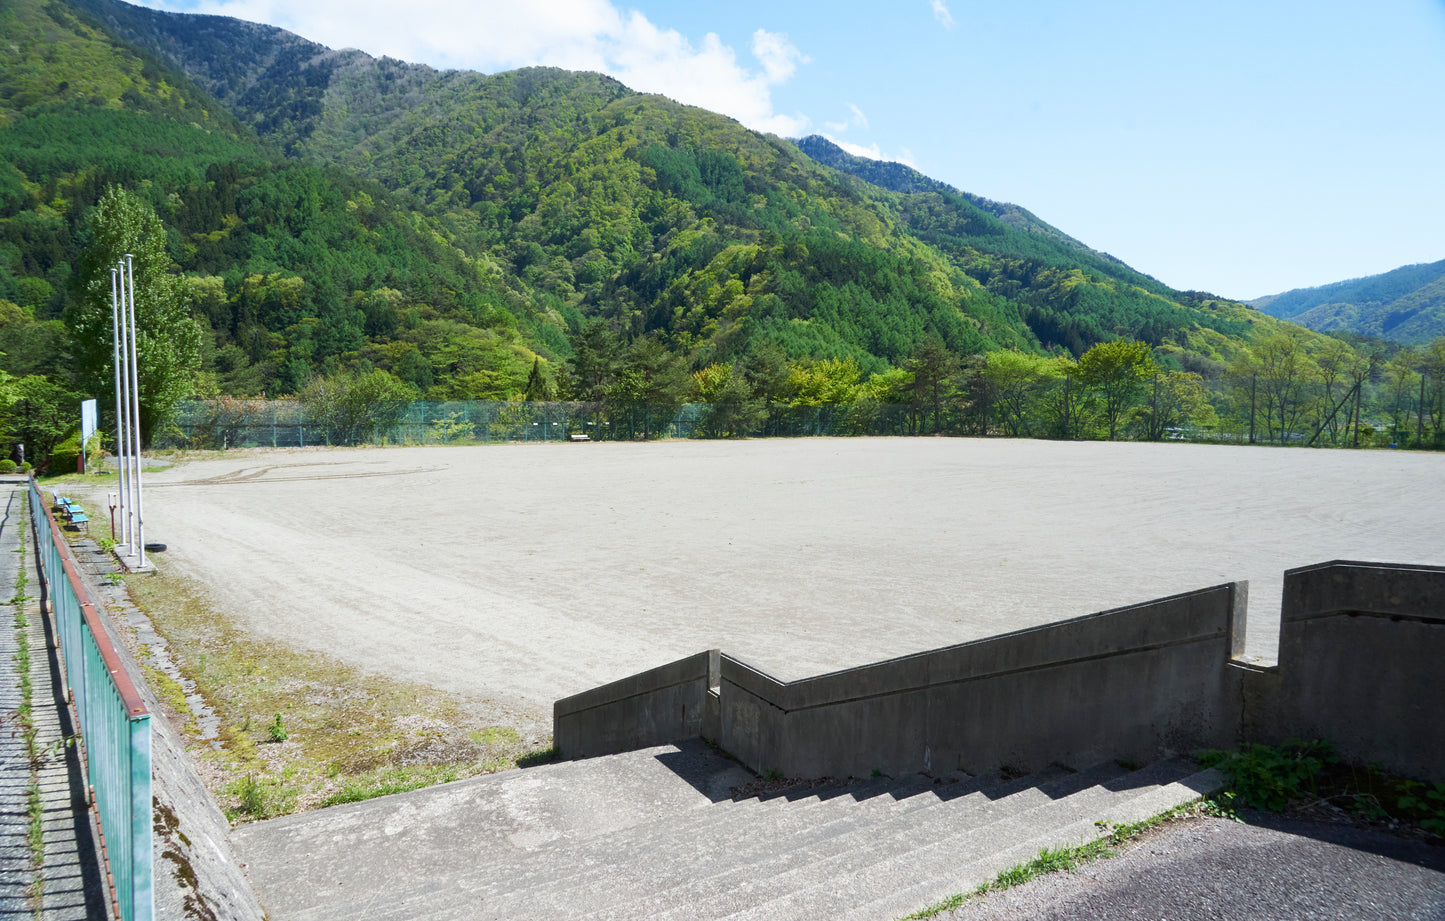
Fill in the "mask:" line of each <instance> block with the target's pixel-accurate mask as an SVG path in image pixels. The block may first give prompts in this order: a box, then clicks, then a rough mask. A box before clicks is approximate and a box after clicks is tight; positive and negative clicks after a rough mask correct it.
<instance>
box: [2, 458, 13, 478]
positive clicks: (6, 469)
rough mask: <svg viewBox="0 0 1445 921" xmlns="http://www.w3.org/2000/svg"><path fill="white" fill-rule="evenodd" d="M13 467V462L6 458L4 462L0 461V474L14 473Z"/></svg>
mask: <svg viewBox="0 0 1445 921" xmlns="http://www.w3.org/2000/svg"><path fill="white" fill-rule="evenodd" d="M15 466H16V465H15V462H14V461H13V460H11V459H10V458H8V457H7V458H5V459H4V460H0V474H4V473H14V472H15Z"/></svg>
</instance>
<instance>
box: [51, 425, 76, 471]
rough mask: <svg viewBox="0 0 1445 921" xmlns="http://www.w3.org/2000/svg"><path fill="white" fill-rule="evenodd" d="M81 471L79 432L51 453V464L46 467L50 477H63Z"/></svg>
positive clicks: (71, 435)
mask: <svg viewBox="0 0 1445 921" xmlns="http://www.w3.org/2000/svg"><path fill="white" fill-rule="evenodd" d="M79 470H80V432H79V431H78V430H77V431H75V432H72V433H71V434H70V437H69V438H67V439H65V440H64V441H62V442H61V443H60V444H58V445H56V446H55V449H54V450H52V451H51V452H50V463H49V464H48V465H47V466H46V468H45V472H46V474H47V475H48V476H61V475H63V474H67V473H76V472H77V471H79Z"/></svg>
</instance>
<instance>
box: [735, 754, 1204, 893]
mask: <svg viewBox="0 0 1445 921" xmlns="http://www.w3.org/2000/svg"><path fill="white" fill-rule="evenodd" d="M1197 773H1198V769H1197V766H1196V765H1195V764H1194V763H1193V762H1192V761H1189V760H1187V759H1170V760H1167V761H1161V762H1156V763H1155V764H1152V765H1149V766H1147V767H1145V768H1143V769H1141V770H1138V771H1133V772H1129V773H1127V774H1122V775H1120V776H1117V777H1113V778H1110V779H1108V780H1105V781H1104V782H1102V783H1100V784H1098V785H1096V786H1093V787H1090V788H1088V789H1085V790H1081V791H1079V792H1078V793H1075V794H1073V795H1070V796H1068V797H1064V798H1060V799H1057V800H1054V801H1052V802H1049V803H1044V804H1041V805H1039V806H1037V807H1035V808H1033V809H1030V810H1025V811H1021V812H1017V813H1015V814H1012V815H1009V816H1005V817H1001V819H1000V820H999V821H997V822H994V823H990V824H989V825H987V826H982V827H973V828H966V829H958V830H955V831H954V833H952V834H947V835H936V836H930V840H929V841H928V842H927V843H926V844H924V845H923V846H921V847H917V848H914V849H912V850H909V851H907V852H901V851H897V850H895V851H894V852H893V853H891V854H889V853H888V852H889V850H890V848H888V847H887V846H880V847H879V849H878V853H881V854H885V855H886V856H884V857H883V859H880V860H877V861H875V862H873V863H870V864H868V865H866V866H859V867H855V868H853V869H852V870H850V872H848V873H846V874H844V873H837V874H834V875H832V876H830V878H828V879H827V880H825V881H822V882H820V883H817V884H815V885H813V886H812V887H809V888H802V887H800V888H798V889H796V890H795V891H793V892H791V893H789V894H788V895H786V896H784V897H783V898H780V899H777V900H774V901H772V902H768V903H764V904H758V905H755V906H754V907H752V908H750V909H748V910H746V911H742V912H738V913H736V914H734V915H727V916H721V917H729V918H735V919H745V918H747V919H760V918H791V917H798V918H802V917H818V918H821V917H827V918H855V919H859V921H861V919H867V918H875V919H884V921H886V919H890V918H897V917H901V916H903V915H906V914H909V913H911V912H913V911H916V910H917V909H919V908H922V907H924V906H926V905H928V904H931V903H933V902H936V901H937V900H939V899H941V898H946V897H947V896H950V895H953V894H956V893H959V892H968V891H971V890H972V889H974V888H975V887H977V886H978V885H979V884H980V883H983V882H986V881H988V880H990V879H993V878H994V877H995V876H997V875H998V874H999V873H1000V872H1002V871H1003V870H1006V869H1008V868H1010V867H1012V866H1014V865H1016V864H1018V863H1021V862H1023V861H1026V860H1030V859H1032V858H1034V857H1036V856H1037V855H1038V852H1039V850H1040V849H1041V848H1044V847H1056V846H1060V845H1066V844H1080V843H1083V842H1084V841H1087V840H1092V839H1094V838H1097V837H1100V836H1102V835H1106V834H1108V832H1109V830H1110V829H1109V823H1111V822H1115V821H1120V819H1119V818H1118V817H1121V816H1136V818H1131V819H1129V821H1137V820H1138V819H1141V818H1147V817H1148V816H1150V815H1155V814H1157V813H1158V812H1161V811H1163V810H1164V809H1166V808H1168V807H1169V806H1171V805H1176V804H1177V803H1178V802H1186V801H1188V800H1190V799H1196V798H1198V797H1199V796H1200V795H1201V793H1199V792H1196V791H1194V790H1192V789H1188V788H1187V787H1185V786H1183V785H1182V784H1181V783H1180V782H1181V781H1187V780H1188V779H1189V778H1191V777H1193V776H1195V775H1196V774H1197ZM1164 790H1168V791H1169V793H1167V794H1165V793H1161V791H1164ZM1144 809H1148V810H1149V811H1148V812H1147V813H1142V812H1141V810H1144ZM1099 823H1103V824H1099ZM900 880H908V881H909V884H906V885H903V886H900V884H899V883H900Z"/></svg>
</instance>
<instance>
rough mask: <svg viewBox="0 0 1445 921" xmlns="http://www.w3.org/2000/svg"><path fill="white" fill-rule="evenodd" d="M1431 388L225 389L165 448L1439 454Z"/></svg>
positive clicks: (1444, 437) (1443, 407)
mask: <svg viewBox="0 0 1445 921" xmlns="http://www.w3.org/2000/svg"><path fill="white" fill-rule="evenodd" d="M1161 380H1163V379H1161ZM1428 384H1429V386H1426V385H1425V384H1421V383H1418V382H1411V383H1410V386H1408V387H1400V386H1395V387H1393V388H1392V387H1389V386H1387V385H1386V384H1385V383H1383V382H1382V383H1378V384H1372V383H1370V382H1366V381H1361V382H1359V383H1354V382H1349V383H1348V384H1340V383H1336V384H1334V385H1333V386H1331V385H1328V384H1323V383H1320V382H1315V381H1297V382H1291V383H1290V386H1288V387H1285V386H1283V385H1281V384H1280V383H1279V382H1278V381H1267V380H1265V379H1263V378H1259V379H1252V378H1243V379H1223V378H1221V379H1215V380H1211V381H1200V380H1197V379H1168V380H1163V382H1162V383H1160V382H1158V381H1156V382H1153V383H1151V384H1150V385H1149V386H1146V387H1142V388H1140V389H1139V391H1138V393H1137V394H1135V395H1134V398H1133V400H1132V401H1131V403H1130V404H1129V405H1128V406H1124V407H1122V408H1121V409H1119V410H1118V415H1117V417H1116V418H1114V419H1113V420H1110V419H1109V418H1107V414H1108V411H1109V408H1108V406H1107V405H1106V404H1105V402H1104V401H1103V400H1102V399H1101V398H1100V397H1099V396H1098V395H1097V394H1094V393H1091V392H1089V391H1087V390H1084V389H1082V388H1080V386H1079V385H1078V383H1077V382H1070V381H1068V380H1060V379H1046V380H1037V381H1032V382H1028V383H1025V384H1022V385H1019V386H1015V387H1012V388H1009V389H1001V388H996V387H984V386H981V385H980V383H979V381H978V380H975V381H974V382H973V386H971V387H959V388H950V389H949V390H948V391H946V392H941V393H940V395H939V396H938V398H937V399H936V400H930V401H928V402H921V403H919V404H916V405H907V404H892V403H881V402H879V401H877V400H873V399H869V398H862V399H859V400H857V401H855V402H853V403H851V404H837V405H822V406H793V405H789V404H786V403H766V402H763V401H746V402H740V403H684V404H681V405H671V406H662V405H656V404H646V403H635V404H623V405H617V404H608V403H557V402H553V403H522V402H483V401H465V402H426V401H417V402H399V403H398V402H389V403H387V402H383V403H372V404H367V405H365V406H363V407H359V408H357V407H354V408H350V409H346V410H339V409H336V408H332V409H329V410H326V411H320V410H317V409H315V408H312V407H308V405H307V404H305V403H302V402H301V401H298V400H262V399H244V398H235V397H222V398H220V399H216V400H205V401H191V402H186V403H182V404H181V405H180V407H179V411H178V413H177V415H176V416H175V418H174V420H173V421H172V422H171V423H170V424H169V425H168V426H167V428H166V429H165V430H164V431H163V432H161V433H159V434H158V436H157V438H156V447H160V448H230V447H277V448H281V447H306V446H317V445H367V444H391V445H431V444H457V443H462V444H486V443H489V442H528V441H568V440H583V439H585V440H588V441H641V440H650V439H658V438H742V437H746V438H798V437H808V436H846V435H931V434H942V435H972V436H1005V437H1022V438H1055V439H1057V438H1063V439H1089V438H1105V437H1108V434H1109V431H1110V428H1111V427H1112V428H1113V429H1114V432H1115V437H1118V438H1121V439H1135V440H1150V441H1159V440H1170V441H1204V442H1223V443H1229V444H1240V443H1256V444H1284V445H1298V446H1317V447H1327V446H1328V447H1354V446H1359V447H1366V446H1385V445H1398V446H1399V447H1411V448H1414V447H1421V448H1434V449H1440V448H1442V447H1445V395H1442V393H1441V390H1440V388H1439V386H1438V385H1437V384H1436V383H1435V382H1434V381H1433V380H1432V381H1430V382H1428Z"/></svg>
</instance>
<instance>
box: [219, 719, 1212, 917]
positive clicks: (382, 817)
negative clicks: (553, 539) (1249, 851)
mask: <svg viewBox="0 0 1445 921" xmlns="http://www.w3.org/2000/svg"><path fill="white" fill-rule="evenodd" d="M1195 773H1196V772H1195V771H1194V769H1193V766H1192V765H1190V764H1187V763H1184V762H1162V763H1160V764H1158V765H1151V766H1150V767H1149V768H1146V769H1145V770H1143V771H1138V772H1128V771H1126V770H1125V769H1123V768H1122V767H1120V766H1118V765H1115V764H1103V765H1096V766H1094V767H1091V768H1090V769H1088V770H1085V771H1079V772H1072V771H1069V770H1067V769H1065V768H1062V767H1056V768H1053V769H1050V770H1048V771H1044V772H1040V773H1039V774H1036V775H1033V776H1031V777H1027V778H1018V779H1015V780H1011V781H1003V780H1001V779H999V778H997V777H994V778H970V779H966V780H963V781H961V782H954V783H940V782H938V781H936V780H934V779H933V778H929V777H925V776H921V775H920V776H912V777H906V778H899V779H897V780H892V779H889V778H873V779H869V780H866V781H850V782H837V783H830V784H826V785H822V786H819V787H816V788H806V789H794V790H791V791H783V792H781V793H778V794H764V795H760V796H752V797H746V798H743V799H734V798H732V797H731V796H730V795H729V791H730V790H731V788H732V787H734V786H737V785H738V784H740V783H746V782H748V781H749V780H752V779H753V778H752V775H750V774H748V773H747V772H745V771H743V770H742V769H741V768H738V767H737V765H735V764H734V763H732V762H729V761H727V760H726V759H723V758H722V757H721V756H719V755H718V754H717V753H716V752H713V751H711V750H709V749H707V748H706V747H705V746H702V745H700V744H697V743H688V744H685V745H683V746H679V747H673V746H664V747H661V748H658V749H651V750H648V751H646V752H633V753H629V754H627V755H618V756H612V757H610V758H598V759H591V760H588V761H580V762H567V763H561V764H554V765H546V766H543V767H538V768H532V769H528V770H526V771H514V772H509V773H507V774H502V775H495V776H493V777H489V778H477V779H474V780H473V781H463V782H460V783H458V784H448V785H446V786H444V787H438V788H433V789H432V790H426V791H416V792H415V793H411V794H402V795H400V796H396V797H385V798H383V799H379V800H374V801H371V802H369V803H360V804H355V805H354V806H346V807H337V808H335V809H328V810H322V811H321V812H318V813H308V814H306V815H303V816H293V817H289V818H287V819H279V820H274V821H273V822H267V823H257V824H256V825H252V826H246V827H244V828H242V829H238V831H237V835H238V839H241V840H238V842H237V845H238V848H240V849H241V853H242V857H243V859H245V860H246V861H247V862H248V863H249V864H250V868H251V873H252V876H253V879H254V880H255V881H256V882H257V889H258V891H259V892H260V893H261V897H262V901H263V903H265V904H266V907H267V909H268V910H269V911H270V912H271V914H272V916H274V917H284V918H288V919H291V921H331V919H338V921H339V919H343V918H346V919H350V918H355V917H361V916H365V917H366V918H368V919H369V921H388V919H395V921H402V919H407V921H412V919H418V921H419V919H428V921H443V919H457V921H461V919H467V921H471V919H489V918H496V919H514V918H554V917H558V916H568V917H586V918H592V919H595V921H604V919H633V918H643V917H646V918H675V919H683V918H686V919H697V918H722V917H738V918H789V919H790V918H828V919H833V918H842V917H858V918H880V919H891V918H896V917H898V916H900V915H902V914H906V913H907V912H908V911H910V910H912V909H913V908H916V907H919V906H920V905H923V904H927V903H928V902H931V901H935V900H937V899H938V898H941V897H944V896H947V895H949V894H952V893H953V892H957V891H962V889H961V888H960V886H961V885H962V883H961V880H964V879H973V878H974V877H975V876H977V877H978V879H979V880H980V881H981V880H982V879H985V878H990V877H991V876H992V875H994V874H996V873H997V872H998V870H999V869H1003V868H1005V867H1007V866H1011V865H1012V864H1014V863H1017V862H1019V861H1020V860H1025V859H1028V858H1030V857H1032V856H1034V855H1035V854H1036V853H1037V851H1038V848H1039V847H1040V846H1042V845H1044V844H1050V845H1052V844H1058V843H1063V842H1066V841H1073V840H1074V839H1075V838H1077V839H1078V840H1084V839H1086V838H1087V837H1090V836H1092V835H1096V834H1098V829H1097V828H1096V826H1095V825H1094V820H1096V819H1102V820H1104V821H1108V822H1114V821H1134V820H1136V819H1137V818H1143V817H1145V816H1146V815H1153V814H1155V813H1157V812H1159V811H1161V810H1162V809H1164V808H1167V807H1168V805H1172V804H1173V802H1175V801H1178V800H1180V799H1181V798H1186V799H1187V798H1193V797H1196V796H1198V795H1199V792H1198V791H1196V790H1195V789H1193V787H1194V786H1200V783H1199V782H1198V781H1197V780H1194V781H1191V776H1192V775H1194V774H1195ZM1181 781H1182V782H1181ZM1191 784H1192V785H1191ZM1171 785H1172V786H1171ZM1136 813H1142V814H1139V815H1136ZM1016 855H1021V856H1016ZM1000 861H1006V862H1004V863H1002V864H1000V863H999V862H1000ZM995 865H997V866H996V868H995ZM979 874H983V875H979ZM976 884H977V882H974V883H972V884H970V885H968V886H966V887H963V888H969V889H971V888H973V885H976ZM897 905H906V906H911V907H905V908H903V909H902V910H895V906H897Z"/></svg>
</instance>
